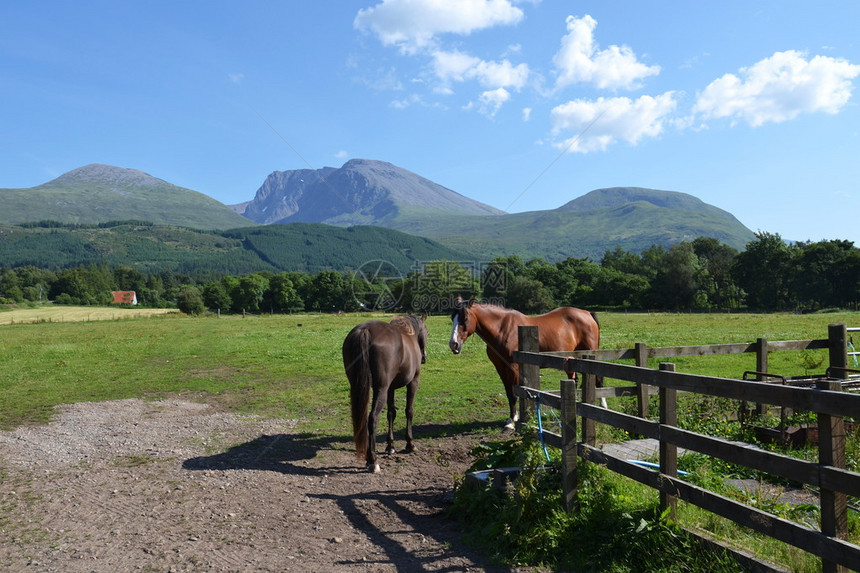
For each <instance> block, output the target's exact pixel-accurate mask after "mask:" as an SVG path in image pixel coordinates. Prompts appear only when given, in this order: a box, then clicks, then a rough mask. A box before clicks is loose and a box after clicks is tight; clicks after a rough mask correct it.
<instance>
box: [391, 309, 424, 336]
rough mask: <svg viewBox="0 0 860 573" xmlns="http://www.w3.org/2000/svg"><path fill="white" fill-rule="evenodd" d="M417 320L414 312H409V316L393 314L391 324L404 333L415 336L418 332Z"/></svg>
mask: <svg viewBox="0 0 860 573" xmlns="http://www.w3.org/2000/svg"><path fill="white" fill-rule="evenodd" d="M418 323H419V320H418V317H417V316H415V315H414V314H410V315H409V316H395V317H394V318H392V319H391V322H390V323H389V324H391V326H393V327H395V328H397V329H398V330H400V331H401V332H403V333H404V334H408V335H409V336H415V335H416V334H418V329H419V325H418Z"/></svg>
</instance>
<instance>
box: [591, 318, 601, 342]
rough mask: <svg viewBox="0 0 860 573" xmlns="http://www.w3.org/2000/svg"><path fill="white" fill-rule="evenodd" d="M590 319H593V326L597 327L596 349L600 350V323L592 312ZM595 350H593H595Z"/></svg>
mask: <svg viewBox="0 0 860 573" xmlns="http://www.w3.org/2000/svg"><path fill="white" fill-rule="evenodd" d="M591 318H593V319H594V324H596V325H597V348H600V321H599V320H597V313H595V312H592V313H591ZM597 348H595V349H594V350H597Z"/></svg>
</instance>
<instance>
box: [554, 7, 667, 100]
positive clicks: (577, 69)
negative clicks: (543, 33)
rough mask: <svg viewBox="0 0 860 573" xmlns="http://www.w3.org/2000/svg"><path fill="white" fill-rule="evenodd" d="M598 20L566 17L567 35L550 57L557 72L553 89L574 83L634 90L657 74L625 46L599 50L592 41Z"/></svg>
mask: <svg viewBox="0 0 860 573" xmlns="http://www.w3.org/2000/svg"><path fill="white" fill-rule="evenodd" d="M596 27H597V20H595V19H594V18H592V17H591V16H588V15H586V16H585V17H583V18H576V17H575V16H568V17H567V31H568V33H567V35H566V36H564V38H562V40H561V48H560V49H559V51H558V52H557V53H556V55H555V56H554V57H553V63H554V64H555V66H556V68H557V69H558V71H559V75H558V79H557V82H556V87H558V88H562V87H565V86H568V85H570V84H573V83H577V82H583V83H591V84H594V85H595V86H596V87H598V88H600V89H618V88H623V89H635V88H638V87H640V86H641V84H642V82H641V80H643V79H644V78H647V77H648V76H654V75H657V74H659V73H660V66H647V65H645V64H643V63H641V62H639V60H638V59H637V58H636V54H634V53H633V50H631V49H630V48H628V47H627V46H615V45H612V46H609V47H608V48H607V49H605V50H599V49H598V45H597V43H596V42H595V41H594V29H595V28H596Z"/></svg>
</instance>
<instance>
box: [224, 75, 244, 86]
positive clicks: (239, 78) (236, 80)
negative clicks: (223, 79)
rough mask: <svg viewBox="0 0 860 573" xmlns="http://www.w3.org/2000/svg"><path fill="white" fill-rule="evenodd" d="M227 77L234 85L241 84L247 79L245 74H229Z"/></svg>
mask: <svg viewBox="0 0 860 573" xmlns="http://www.w3.org/2000/svg"><path fill="white" fill-rule="evenodd" d="M227 77H228V78H229V79H230V81H231V82H233V83H234V84H240V83H242V80H244V79H245V74H227Z"/></svg>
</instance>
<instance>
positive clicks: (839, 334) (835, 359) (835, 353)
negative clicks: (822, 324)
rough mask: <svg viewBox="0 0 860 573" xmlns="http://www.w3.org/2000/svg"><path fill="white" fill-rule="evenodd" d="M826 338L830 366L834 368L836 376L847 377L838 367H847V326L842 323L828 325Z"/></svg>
mask: <svg viewBox="0 0 860 573" xmlns="http://www.w3.org/2000/svg"><path fill="white" fill-rule="evenodd" d="M827 339H828V344H827V347H828V351H829V354H830V356H829V357H830V367H831V368H833V369H835V370H836V372H834V374H835V375H836V376H837V377H839V378H847V375H846V373H845V371H844V370H842V371H841V372H840V371H839V369H840V368H847V367H848V328H847V327H846V326H845V324H844V323H839V324H830V325H828V326H827Z"/></svg>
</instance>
